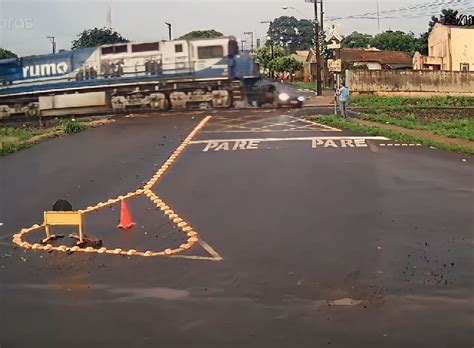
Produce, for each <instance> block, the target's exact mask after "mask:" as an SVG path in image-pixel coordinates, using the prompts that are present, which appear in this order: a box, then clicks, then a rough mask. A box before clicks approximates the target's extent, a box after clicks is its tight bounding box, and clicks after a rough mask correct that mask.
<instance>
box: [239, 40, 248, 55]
mask: <svg viewBox="0 0 474 348" xmlns="http://www.w3.org/2000/svg"><path fill="white" fill-rule="evenodd" d="M246 42H247V41H245V40H240V43H241V45H242V49H241V50H240V51H241V52H242V53H244V43H246Z"/></svg>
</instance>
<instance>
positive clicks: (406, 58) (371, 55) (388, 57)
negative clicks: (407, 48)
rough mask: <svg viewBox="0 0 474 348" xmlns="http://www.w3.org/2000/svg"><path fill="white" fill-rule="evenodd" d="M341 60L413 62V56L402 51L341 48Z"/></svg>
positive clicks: (352, 61) (354, 61) (385, 62)
mask: <svg viewBox="0 0 474 348" xmlns="http://www.w3.org/2000/svg"><path fill="white" fill-rule="evenodd" d="M341 60H342V61H343V62H348V63H360V62H377V63H380V64H407V65H411V64H412V59H411V56H410V55H409V54H408V53H407V52H401V51H371V50H364V49H361V48H343V49H341Z"/></svg>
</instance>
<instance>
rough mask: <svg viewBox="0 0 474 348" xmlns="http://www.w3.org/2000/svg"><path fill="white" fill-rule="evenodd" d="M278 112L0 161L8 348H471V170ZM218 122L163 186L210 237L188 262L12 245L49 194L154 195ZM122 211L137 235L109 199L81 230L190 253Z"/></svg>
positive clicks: (168, 232)
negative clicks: (152, 183)
mask: <svg viewBox="0 0 474 348" xmlns="http://www.w3.org/2000/svg"><path fill="white" fill-rule="evenodd" d="M285 113H286V111H285V110H279V111H274V110H240V111H217V112H210V113H204V112H195V113H183V114H178V113H175V114H159V115H158V114H150V115H136V117H130V118H120V119H118V120H117V122H115V123H114V124H111V125H107V126H103V127H101V128H97V129H93V130H89V131H86V132H83V133H81V134H78V135H74V136H68V137H63V138H58V139H53V140H50V141H48V142H45V143H42V144H39V145H37V146H35V147H33V148H31V149H28V150H25V151H22V152H19V153H16V154H13V155H9V156H7V157H4V158H1V159H0V168H1V170H0V188H1V197H2V199H1V200H0V223H1V225H0V347H2V348H12V347H48V348H50V347H51V348H52V347H61V348H62V347H109V346H110V347H165V346H168V347H246V348H247V347H259V348H260V347H271V348H275V347H326V346H331V347H348V346H350V347H468V348H470V347H472V346H473V345H474V336H473V319H474V314H473V313H474V301H473V300H474V298H473V290H474V277H473V271H474V253H473V247H474V233H473V232H474V231H473V228H472V226H473V214H472V213H473V207H474V206H473V183H474V182H473V178H474V176H473V174H474V166H473V164H472V163H473V160H474V159H473V158H472V157H469V156H465V155H459V154H453V153H448V152H444V151H440V150H436V149H427V148H423V147H419V146H416V144H402V143H398V142H394V141H390V140H386V139H381V138H373V137H367V136H364V135H361V134H356V133H351V132H341V131H338V130H335V129H327V128H325V127H323V126H320V125H317V124H312V123H308V122H303V121H301V120H299V119H298V118H295V117H291V116H286V115H285ZM208 114H210V115H211V116H212V118H211V119H210V120H209V121H208V123H207V124H206V125H205V127H204V128H203V129H202V130H201V131H200V132H199V133H198V134H197V136H196V137H195V138H194V139H193V141H192V142H191V143H190V144H189V145H188V147H187V148H186V149H185V151H184V152H183V153H182V155H181V156H180V157H179V158H178V159H177V161H176V162H175V163H174V164H173V166H171V168H170V169H169V170H168V171H167V172H166V173H165V175H164V177H163V178H162V180H161V181H160V182H158V184H157V186H156V187H154V188H153V190H154V192H156V193H157V194H158V195H159V196H160V197H162V198H163V200H165V201H166V202H167V203H168V204H169V205H170V206H171V207H172V208H173V209H174V210H175V211H176V212H178V213H179V215H180V216H182V217H184V218H185V219H186V220H187V221H189V223H190V224H191V225H193V226H194V228H195V229H196V230H197V231H198V232H199V233H200V236H201V238H202V240H203V241H205V242H206V243H207V244H203V245H197V246H195V247H194V248H193V249H191V250H190V251H187V252H185V253H183V254H182V255H181V256H185V257H189V256H191V257H193V258H187V259H186V258H170V257H149V258H146V257H139V256H130V257H127V256H116V255H98V254H85V253H73V254H71V255H68V254H65V253H60V252H51V253H48V252H44V251H32V250H23V249H22V248H19V247H14V246H13V245H12V243H11V241H10V240H11V236H12V235H13V234H14V233H17V232H18V231H19V230H20V229H21V228H23V227H27V226H31V225H32V224H34V223H41V222H42V218H43V216H42V214H43V211H44V210H49V209H50V208H51V206H52V204H53V203H54V201H55V200H56V199H59V198H64V199H67V200H69V201H70V202H71V203H72V204H73V206H74V208H75V209H81V208H85V207H86V206H88V205H92V204H94V203H95V202H99V201H104V200H107V199H109V198H113V197H116V196H118V195H120V194H124V193H127V192H130V191H134V190H136V189H138V188H140V187H141V186H143V184H144V182H146V181H147V180H148V179H149V178H150V177H151V176H153V174H154V173H155V172H156V170H157V169H158V168H159V167H160V166H161V164H162V163H163V162H164V161H165V160H166V158H167V157H168V156H169V155H170V154H171V153H172V152H173V151H174V150H175V149H176V148H177V147H178V146H179V144H180V143H181V141H182V140H183V139H184V138H185V137H186V136H187V135H188V134H189V133H190V132H191V131H192V130H193V129H194V127H195V126H196V125H197V124H198V123H199V122H200V121H201V120H203V118H204V117H205V116H206V115H208ZM463 160H465V161H463ZM129 204H130V209H131V211H132V213H133V216H134V219H135V221H136V222H137V226H136V227H135V228H134V229H132V230H128V231H121V230H118V229H117V228H116V225H117V222H118V219H119V207H118V206H114V207H111V208H107V209H104V210H103V211H101V212H98V213H96V214H91V216H90V217H87V219H86V233H88V234H90V235H94V236H96V237H98V238H101V239H102V240H103V242H104V245H106V246H109V247H113V248H122V247H123V248H124V249H125V248H142V249H143V248H148V250H162V249H164V248H169V247H173V246H175V245H176V244H179V243H181V242H182V236H180V235H178V234H177V231H176V228H175V226H174V225H173V224H171V223H170V222H169V220H168V219H167V218H166V217H164V216H163V214H161V212H160V211H159V210H157V209H156V208H154V207H153V206H152V205H150V204H149V202H148V201H146V200H143V199H141V198H137V199H132V200H130V202H129ZM28 238H29V240H30V241H31V242H36V241H38V240H39V239H40V238H41V236H40V235H31V236H29V237H28ZM206 246H208V247H207V248H206ZM213 253H216V254H219V255H220V256H221V257H222V260H220V261H218V259H214V260H211V258H210V256H213Z"/></svg>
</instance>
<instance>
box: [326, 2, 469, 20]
mask: <svg viewBox="0 0 474 348" xmlns="http://www.w3.org/2000/svg"><path fill="white" fill-rule="evenodd" d="M466 5H467V6H469V5H472V4H471V3H470V0H436V1H434V2H426V3H421V4H416V5H412V6H405V7H400V8H397V9H391V10H384V11H377V12H367V13H363V14H355V15H350V16H344V17H328V19H327V20H329V21H337V20H341V19H378V17H379V16H380V15H382V16H381V17H380V18H381V19H384V18H388V17H387V16H383V15H390V14H399V15H400V17H401V16H403V17H406V16H407V14H406V12H408V11H411V12H414V14H415V15H417V16H418V15H419V16H420V17H422V16H429V14H427V13H424V14H423V13H420V12H421V11H423V10H425V9H427V8H429V9H430V10H434V8H437V9H438V12H439V11H440V10H441V9H442V8H446V7H450V6H451V7H453V9H458V8H457V7H461V8H459V9H458V10H460V11H466V10H469V9H470V7H464V6H466ZM409 16H411V15H409ZM392 18H396V17H392Z"/></svg>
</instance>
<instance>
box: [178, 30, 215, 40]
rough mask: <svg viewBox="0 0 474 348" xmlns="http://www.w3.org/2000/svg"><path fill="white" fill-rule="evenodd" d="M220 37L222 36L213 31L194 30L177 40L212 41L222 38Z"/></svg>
mask: <svg viewBox="0 0 474 348" xmlns="http://www.w3.org/2000/svg"><path fill="white" fill-rule="evenodd" d="M222 36H224V34H222V33H221V32H219V31H216V30H214V29H209V30H194V31H191V32H189V33H187V34H185V35H183V36H181V37H180V38H179V40H195V39H213V38H216V37H222Z"/></svg>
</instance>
